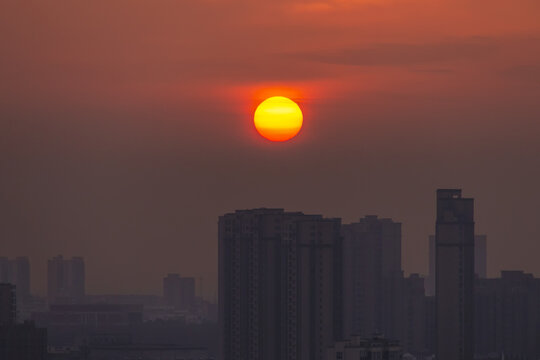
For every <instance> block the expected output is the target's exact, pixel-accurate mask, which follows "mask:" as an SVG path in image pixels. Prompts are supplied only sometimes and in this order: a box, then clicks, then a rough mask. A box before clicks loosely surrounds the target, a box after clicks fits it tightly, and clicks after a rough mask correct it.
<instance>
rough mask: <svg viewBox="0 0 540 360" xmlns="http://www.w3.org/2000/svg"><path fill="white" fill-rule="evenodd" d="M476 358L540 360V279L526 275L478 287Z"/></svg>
mask: <svg viewBox="0 0 540 360" xmlns="http://www.w3.org/2000/svg"><path fill="white" fill-rule="evenodd" d="M475 340H476V349H475V352H476V355H478V356H486V355H488V354H504V356H505V358H506V359H531V360H533V359H539V358H540V279H538V278H534V276H533V275H532V274H526V273H524V272H523V271H502V272H501V277H500V278H495V279H477V280H476V285H475Z"/></svg>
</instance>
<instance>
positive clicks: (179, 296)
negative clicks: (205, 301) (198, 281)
mask: <svg viewBox="0 0 540 360" xmlns="http://www.w3.org/2000/svg"><path fill="white" fill-rule="evenodd" d="M163 297H164V298H165V302H166V303H167V305H169V306H174V307H175V308H177V309H179V310H189V309H192V308H193V305H194V304H195V278H193V277H181V276H180V275H179V274H168V275H167V276H166V277H165V278H163Z"/></svg>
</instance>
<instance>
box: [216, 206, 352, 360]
mask: <svg viewBox="0 0 540 360" xmlns="http://www.w3.org/2000/svg"><path fill="white" fill-rule="evenodd" d="M340 226H341V220H340V219H328V218H323V217H322V216H320V215H305V214H303V213H300V212H285V211H284V210H283V209H254V210H240V211H236V212H235V213H230V214H226V215H223V216H221V217H220V218H219V322H220V324H219V326H220V344H221V345H220V347H221V352H222V357H221V359H222V360H275V359H280V360H292V359H297V360H324V359H326V354H327V349H328V347H329V346H330V345H332V344H333V343H334V341H335V340H338V339H340V338H341V331H342V323H341V319H342V314H341V311H342V304H341V298H342V288H341V281H342V269H341V242H342V238H341V235H340Z"/></svg>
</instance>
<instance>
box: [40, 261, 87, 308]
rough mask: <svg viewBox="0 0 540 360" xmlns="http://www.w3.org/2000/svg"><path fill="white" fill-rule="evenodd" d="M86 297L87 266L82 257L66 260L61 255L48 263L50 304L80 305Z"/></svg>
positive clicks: (48, 296) (48, 295)
mask: <svg viewBox="0 0 540 360" xmlns="http://www.w3.org/2000/svg"><path fill="white" fill-rule="evenodd" d="M84 296H85V266H84V259H83V258H82V257H73V258H71V259H64V258H63V257H62V256H61V255H60V256H56V257H54V258H52V259H50V260H49V261H48V262H47V298H48V301H49V303H68V304H71V303H75V304H76V303H80V302H82V301H83V300H84Z"/></svg>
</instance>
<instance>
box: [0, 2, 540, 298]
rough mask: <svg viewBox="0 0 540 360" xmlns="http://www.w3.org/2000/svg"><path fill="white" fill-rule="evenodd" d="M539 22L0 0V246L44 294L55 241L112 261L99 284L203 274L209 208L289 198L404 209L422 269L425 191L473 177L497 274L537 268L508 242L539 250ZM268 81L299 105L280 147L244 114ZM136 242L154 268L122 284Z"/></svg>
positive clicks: (460, 8) (407, 248)
mask: <svg viewBox="0 0 540 360" xmlns="http://www.w3.org/2000/svg"><path fill="white" fill-rule="evenodd" d="M539 18H540V2H539V1H537V0H513V1H509V0H507V1H502V0H489V1H488V0H475V1H470V0H468V1H465V0H414V1H413V0H411V1H409V0H333V1H332V0H329V1H294V0H287V1H285V0H277V1H276V0H274V1H253V0H250V1H248V0H230V1H229V0H182V1H178V0H174V1H173V0H156V1H147V0H145V1H143V0H121V1H119V0H93V1H85V2H82V1H80V2H79V1H67V0H54V1H24V2H21V1H3V2H2V3H0V48H1V50H2V56H0V79H1V82H0V140H1V142H0V171H2V173H3V174H8V175H4V177H3V178H2V180H1V183H0V185H2V186H3V189H4V190H3V191H4V193H3V194H2V196H1V197H0V199H2V198H3V199H4V204H5V206H4V207H3V210H2V213H3V214H9V220H4V221H5V222H6V224H4V225H5V226H4V228H5V230H4V238H6V239H12V238H18V239H19V240H18V241H17V242H16V243H14V242H13V241H12V240H9V241H5V240H2V239H1V238H0V241H2V242H1V244H2V245H1V246H0V254H1V253H6V254H7V255H16V254H20V253H28V254H30V255H31V256H32V258H33V259H35V263H36V265H35V267H34V269H35V271H36V277H37V279H36V281H35V285H36V289H38V290H42V288H43V287H42V281H41V280H40V278H39V276H41V275H40V274H39V270H40V269H41V268H40V267H43V265H40V264H42V263H43V262H44V259H45V258H46V257H47V256H52V255H55V254H57V253H65V254H66V255H71V254H75V255H77V254H82V255H84V256H86V257H87V258H88V261H89V262H90V263H91V262H92V261H93V262H94V263H96V262H100V263H101V264H102V268H103V270H101V269H99V268H92V265H89V268H90V269H92V271H91V272H90V274H89V281H88V285H89V289H90V291H113V290H115V289H119V291H124V292H129V291H134V290H140V291H157V290H156V289H158V288H159V284H160V281H159V277H160V276H161V275H162V274H164V273H166V272H168V271H179V272H183V273H187V274H191V273H192V274H196V275H200V276H204V277H205V278H206V279H208V282H209V284H214V283H215V264H214V261H213V256H215V240H216V239H215V228H214V227H215V220H216V217H217V215H219V214H220V213H222V212H225V211H230V210H233V209H235V208H237V207H252V206H285V207H288V208H289V209H290V210H306V211H311V212H323V213H325V214H328V215H331V216H343V217H344V218H345V219H347V220H353V219H355V218H357V217H359V216H363V215H364V214H366V213H372V212H375V213H378V214H380V215H381V216H392V217H395V218H396V219H397V220H400V221H403V222H404V223H405V225H404V263H405V266H406V270H407V271H420V272H424V271H425V269H426V267H427V247H426V246H427V245H426V244H427V242H426V241H427V235H428V234H429V233H430V232H431V231H432V224H431V222H432V220H433V216H432V215H433V214H432V212H433V206H432V205H433V204H432V200H433V196H434V190H435V188H436V187H439V186H463V187H464V191H465V194H467V195H470V196H474V197H477V198H478V201H479V209H481V210H482V211H483V212H480V210H479V212H480V213H479V214H478V216H479V226H480V230H481V231H483V232H487V233H488V236H490V238H491V239H492V242H491V244H492V247H491V249H492V252H491V253H490V256H492V261H491V262H490V264H493V265H492V266H491V267H490V273H491V274H492V275H493V274H496V273H497V271H498V270H500V269H501V268H523V269H525V270H528V271H534V272H536V273H537V274H538V275H540V266H539V265H538V262H537V260H536V256H534V255H532V254H534V252H528V251H525V250H519V249H526V248H529V247H531V246H532V247H533V249H534V250H537V251H540V245H537V244H538V243H540V241H538V240H540V232H539V230H538V229H537V227H536V226H532V225H531V224H532V223H534V222H535V221H537V220H536V219H538V217H539V216H540V213H539V210H538V208H537V206H536V202H535V201H536V200H540V199H539V196H540V195H539V194H538V190H537V188H536V186H537V184H538V183H540V174H539V171H540V170H538V168H539V167H538V166H537V159H536V155H537V153H538V152H539V151H540V145H538V138H539V136H540V124H539V123H538V122H539V119H540V106H539V105H538V103H539V101H538V99H539V97H540V65H539V64H540V21H538V19H539ZM269 89H270V90H269ZM273 89H285V90H286V92H289V93H290V94H291V96H292V97H293V98H295V100H297V101H298V102H299V104H300V105H301V106H302V109H303V111H304V114H305V122H304V128H303V129H302V133H301V136H298V137H297V139H295V141H294V142H292V143H289V144H285V145H283V146H282V147H280V148H269V147H268V144H266V143H263V142H261V141H260V138H259V137H258V136H257V135H256V132H255V130H254V129H253V126H252V124H251V114H252V111H253V109H254V107H255V106H256V103H257V101H259V99H260V98H261V97H262V96H261V94H267V93H268V96H271V95H287V96H289V94H278V93H277V92H280V93H281V92H282V91H273ZM325 161H326V163H325ZM328 163H330V165H329V164H328ZM285 170H286V171H287V173H288V174H289V175H288V180H287V181H286V180H284V179H283V178H282V174H283V171H285ZM231 174H237V176H233V175H231ZM158 175H159V176H158ZM126 184H127V185H126ZM193 188H196V189H198V190H197V191H193ZM224 193H227V194H228V195H226V196H225V195H223V194H224ZM351 194H352V195H351ZM494 194H496V195H494ZM419 199H421V200H419ZM180 204H181V205H180ZM481 204H483V205H481ZM178 207H179V208H178ZM521 208H523V210H522V211H519V210H516V209H521ZM14 209H18V210H14ZM74 210H76V211H75V212H74ZM170 214H176V216H177V217H175V216H172V215H170ZM517 214H522V215H519V216H518V215H517ZM89 219H91V220H89ZM178 219H184V220H178ZM502 219H505V220H504V221H502ZM176 221H178V222H176ZM194 221H195V222H196V223H198V224H199V226H200V228H199V229H193V228H191V227H192V226H191V224H193V222H194ZM13 222H15V223H16V224H18V225H13ZM65 222H68V223H69V225H65ZM503 223H505V224H507V226H506V227H503V226H502V225H501V224H503ZM157 227H159V228H160V229H161V230H158V231H157V233H156V228H157ZM21 228H23V229H26V230H24V231H22V232H21V230H20V229H21ZM29 229H30V230H29ZM1 235H2V234H0V236H1ZM152 237H156V239H154V240H153V242H154V243H155V244H157V245H156V247H155V249H154V250H152V251H148V249H147V246H149V245H148V238H152ZM510 237H512V241H513V243H515V244H517V245H516V247H517V249H518V250H512V251H509V250H508V249H506V248H505V244H506V242H507V241H508V240H509V238H510ZM514 237H515V238H514ZM36 238H40V240H36ZM180 239H182V240H180ZM184 239H197V240H193V241H191V240H184ZM127 244H129V249H128V250H126V248H125V247H126V246H127ZM109 245H110V246H112V250H111V252H110V253H109V255H108V256H110V258H105V259H102V258H100V256H101V252H100V251H101V250H100V249H102V248H103V247H104V246H109ZM171 248H172V249H175V252H176V253H177V254H178V256H177V257H174V256H172V255H170V253H171V252H170V251H166V250H164V249H171ZM208 249H211V250H208ZM208 251H210V253H208ZM536 253H537V252H536ZM120 254H122V257H124V258H125V260H124V261H125V263H126V265H125V266H124V267H119V266H117V263H116V259H117V257H118V256H120ZM143 254H144V255H143ZM188 254H191V255H193V256H190V255H188ZM145 255H148V256H150V258H152V259H154V260H152V261H154V262H155V263H156V264H158V263H159V264H160V265H156V266H154V267H153V270H151V271H149V272H148V273H146V272H145V273H141V274H138V276H139V280H140V279H142V280H141V281H135V280H125V279H126V278H129V274H131V273H132V271H135V270H133V269H135V268H136V267H137V266H138V264H139V263H140V262H141V261H142V260H146V259H145V258H144V256H145ZM201 258H208V259H207V260H206V261H195V260H193V259H199V260H200V259H201ZM98 259H100V260H99V261H98ZM155 259H161V261H157V260H155ZM105 271H109V272H113V273H114V274H116V275H114V276H109V277H107V278H105V276H103V274H104V272H105ZM138 287H139V288H138ZM211 289H212V286H211V285H209V286H208V290H207V291H208V294H207V295H208V296H211V294H212V293H211V292H212V290H211Z"/></svg>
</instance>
